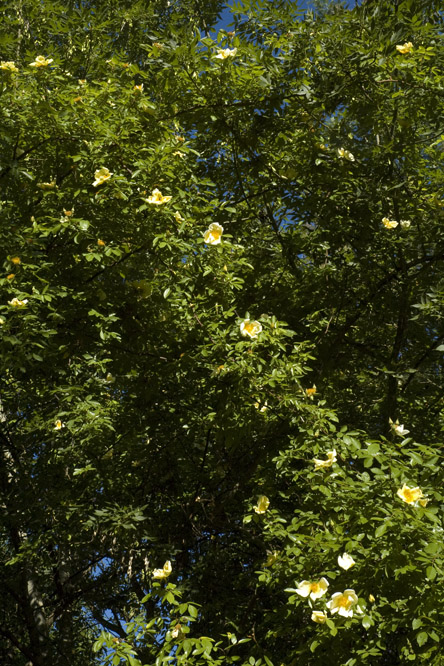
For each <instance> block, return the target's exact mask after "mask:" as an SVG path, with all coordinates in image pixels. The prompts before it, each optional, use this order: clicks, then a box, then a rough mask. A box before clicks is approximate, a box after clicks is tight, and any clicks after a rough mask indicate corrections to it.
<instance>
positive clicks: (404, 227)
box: [399, 220, 411, 229]
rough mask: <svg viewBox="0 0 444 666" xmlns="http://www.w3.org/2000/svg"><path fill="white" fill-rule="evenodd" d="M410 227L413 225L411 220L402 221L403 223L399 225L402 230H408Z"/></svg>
mask: <svg viewBox="0 0 444 666" xmlns="http://www.w3.org/2000/svg"><path fill="white" fill-rule="evenodd" d="M410 225H411V222H410V220H401V222H400V223H399V226H400V227H401V229H408V228H409V227H410Z"/></svg>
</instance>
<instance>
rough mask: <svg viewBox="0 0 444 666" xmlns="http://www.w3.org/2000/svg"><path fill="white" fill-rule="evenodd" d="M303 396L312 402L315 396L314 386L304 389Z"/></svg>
mask: <svg viewBox="0 0 444 666" xmlns="http://www.w3.org/2000/svg"><path fill="white" fill-rule="evenodd" d="M305 394H306V396H307V397H308V398H310V399H311V400H313V398H314V396H315V394H316V384H313V386H312V388H307V389H305Z"/></svg>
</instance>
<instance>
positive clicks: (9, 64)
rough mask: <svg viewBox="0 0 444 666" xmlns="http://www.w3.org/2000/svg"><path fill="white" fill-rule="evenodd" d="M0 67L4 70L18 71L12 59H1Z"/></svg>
mask: <svg viewBox="0 0 444 666" xmlns="http://www.w3.org/2000/svg"><path fill="white" fill-rule="evenodd" d="M0 69H3V70H4V71H5V72H18V71H19V70H18V67H16V66H15V64H14V62H13V61H12V60H2V61H1V63H0Z"/></svg>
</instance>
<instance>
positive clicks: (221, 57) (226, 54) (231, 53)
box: [214, 49, 237, 60]
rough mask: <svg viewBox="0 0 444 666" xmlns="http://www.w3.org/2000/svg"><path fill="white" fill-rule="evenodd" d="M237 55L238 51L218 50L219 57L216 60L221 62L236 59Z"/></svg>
mask: <svg viewBox="0 0 444 666" xmlns="http://www.w3.org/2000/svg"><path fill="white" fill-rule="evenodd" d="M236 53H237V49H218V51H217V55H215V56H214V58H217V59H219V60H226V59H227V58H234V56H235V55H236Z"/></svg>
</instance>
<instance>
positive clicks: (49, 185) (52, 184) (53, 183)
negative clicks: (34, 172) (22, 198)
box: [37, 180, 57, 191]
mask: <svg viewBox="0 0 444 666" xmlns="http://www.w3.org/2000/svg"><path fill="white" fill-rule="evenodd" d="M37 187H39V188H40V189H41V190H45V191H49V190H55V188H56V187H57V183H56V181H55V180H52V181H51V182H50V183H37Z"/></svg>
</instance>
